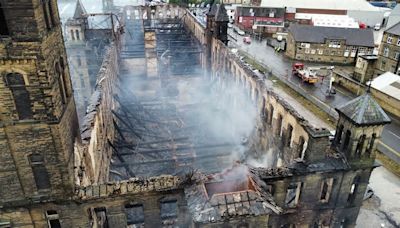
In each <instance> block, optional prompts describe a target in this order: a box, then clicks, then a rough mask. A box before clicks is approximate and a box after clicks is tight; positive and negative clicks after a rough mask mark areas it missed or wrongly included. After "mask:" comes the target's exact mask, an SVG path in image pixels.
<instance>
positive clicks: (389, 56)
mask: <svg viewBox="0 0 400 228" xmlns="http://www.w3.org/2000/svg"><path fill="white" fill-rule="evenodd" d="M399 62H400V23H397V24H394V25H393V26H392V27H390V28H388V29H386V31H385V32H384V33H383V37H382V43H381V46H380V48H379V56H378V61H377V63H376V70H375V76H378V75H380V74H383V73H385V72H388V71H389V72H392V73H394V74H399V73H400V65H399Z"/></svg>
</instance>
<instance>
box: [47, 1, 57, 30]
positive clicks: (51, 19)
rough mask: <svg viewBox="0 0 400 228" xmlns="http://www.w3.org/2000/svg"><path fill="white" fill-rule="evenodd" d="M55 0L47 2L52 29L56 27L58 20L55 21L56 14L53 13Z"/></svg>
mask: <svg viewBox="0 0 400 228" xmlns="http://www.w3.org/2000/svg"><path fill="white" fill-rule="evenodd" d="M51 1H53V0H47V7H48V8H49V19H50V23H51V27H54V26H55V25H56V20H55V19H54V13H53V4H52V2H51Z"/></svg>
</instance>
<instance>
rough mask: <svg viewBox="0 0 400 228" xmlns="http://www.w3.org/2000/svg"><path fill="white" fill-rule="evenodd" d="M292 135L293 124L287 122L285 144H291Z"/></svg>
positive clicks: (288, 145)
mask: <svg viewBox="0 0 400 228" xmlns="http://www.w3.org/2000/svg"><path fill="white" fill-rule="evenodd" d="M292 136H293V126H292V125H291V124H289V126H288V130H287V138H286V146H287V147H291V146H292Z"/></svg>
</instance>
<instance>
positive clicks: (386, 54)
mask: <svg viewBox="0 0 400 228" xmlns="http://www.w3.org/2000/svg"><path fill="white" fill-rule="evenodd" d="M389 54H390V50H389V47H383V52H382V55H383V56H385V57H389Z"/></svg>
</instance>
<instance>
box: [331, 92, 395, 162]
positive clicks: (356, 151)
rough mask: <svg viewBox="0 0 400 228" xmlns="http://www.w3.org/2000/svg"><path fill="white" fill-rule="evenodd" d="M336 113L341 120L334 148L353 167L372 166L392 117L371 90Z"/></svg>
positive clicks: (338, 109)
mask: <svg viewBox="0 0 400 228" xmlns="http://www.w3.org/2000/svg"><path fill="white" fill-rule="evenodd" d="M336 110H337V112H338V113H339V120H338V125H337V128H336V134H335V138H334V141H333V143H332V147H333V148H334V149H335V150H336V151H338V152H341V153H342V154H344V155H345V157H346V159H347V160H348V162H349V163H350V164H352V166H358V165H362V164H364V165H370V164H373V162H374V159H375V156H374V153H373V152H374V151H375V148H376V144H377V141H378V139H379V138H380V135H381V133H382V130H383V127H384V125H385V124H388V123H390V118H389V117H388V116H387V114H386V113H385V112H384V111H383V109H382V108H381V107H380V106H379V104H378V103H377V102H376V101H375V100H374V99H373V98H372V95H371V94H370V92H369V90H367V92H366V93H365V94H364V95H362V96H359V97H357V98H355V99H353V100H351V101H349V102H348V103H346V104H343V105H342V106H340V107H338V108H336Z"/></svg>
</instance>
